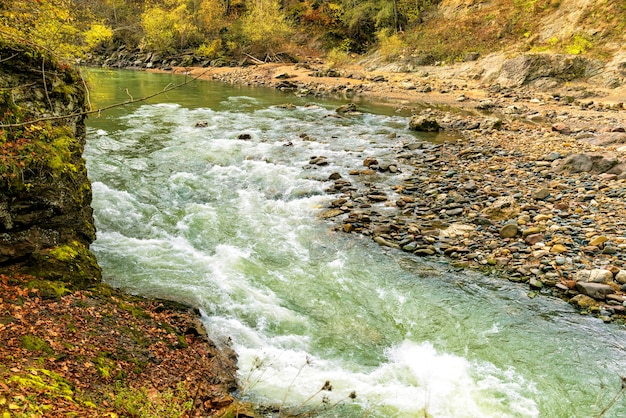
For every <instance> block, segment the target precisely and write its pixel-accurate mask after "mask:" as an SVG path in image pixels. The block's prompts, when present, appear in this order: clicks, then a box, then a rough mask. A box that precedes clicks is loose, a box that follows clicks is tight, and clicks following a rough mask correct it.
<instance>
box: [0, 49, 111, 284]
mask: <svg viewBox="0 0 626 418" xmlns="http://www.w3.org/2000/svg"><path fill="white" fill-rule="evenodd" d="M0 56H2V57H3V58H4V57H6V58H4V59H3V60H2V61H1V62H0V91H1V92H2V94H0V125H5V126H4V127H2V128H0V148H1V150H0V155H2V158H1V159H0V272H14V273H25V274H32V275H35V276H38V277H40V278H43V279H53V280H62V281H64V282H67V283H68V284H69V285H71V286H72V287H75V288H83V287H88V286H90V285H91V284H94V283H97V282H98V281H99V280H100V278H101V272H100V267H99V266H98V264H97V262H96V259H95V256H94V255H93V254H92V253H91V252H90V251H89V244H90V243H91V242H92V241H93V240H94V239H95V236H96V235H95V227H94V222H93V216H92V209H91V206H90V205H91V184H90V182H89V179H88V178H87V169H86V167H85V161H84V159H83V157H82V152H83V148H84V145H85V123H84V120H85V115H84V114H83V113H82V111H83V110H84V109H85V89H84V87H83V82H82V80H81V79H80V76H79V75H78V73H77V72H76V71H75V70H73V69H71V68H70V67H69V66H67V65H65V64H59V63H58V62H57V61H56V60H54V59H53V58H52V57H51V56H50V55H49V54H48V53H46V52H42V51H40V50H38V49H35V48H34V47H30V46H25V45H22V44H20V45H17V44H13V43H9V42H6V41H3V40H0ZM42 69H43V74H42ZM60 115H70V116H69V117H65V118H62V119H52V118H54V117H56V116H60ZM41 119H43V120H41ZM37 120H39V121H37ZM24 122H26V123H24ZM7 125H9V126H7ZM11 125H13V126H11Z"/></svg>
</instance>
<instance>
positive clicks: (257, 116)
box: [85, 70, 626, 417]
mask: <svg viewBox="0 0 626 418" xmlns="http://www.w3.org/2000/svg"><path fill="white" fill-rule="evenodd" d="M89 78H90V82H91V85H92V93H91V100H92V101H93V102H94V103H95V104H97V105H106V104H109V103H113V102H116V101H123V100H125V99H126V98H128V94H131V95H132V96H133V97H141V96H143V95H147V94H150V93H153V92H156V91H158V90H160V89H162V88H164V87H165V86H167V85H168V84H170V83H177V82H180V81H181V77H180V76H172V75H161V74H148V73H141V72H125V71H104V70H99V71H90V72H89ZM127 90H128V92H127ZM285 103H290V104H292V105H293V106H283V105H284V104H285ZM341 104H344V102H343V101H339V100H334V101H330V100H329V101H324V100H318V99H316V100H315V101H313V102H312V101H311V99H308V98H298V97H295V96H293V95H287V94H284V93H280V92H277V91H274V90H269V89H255V88H247V87H232V86H226V85H223V84H219V83H213V82H208V81H195V82H193V83H192V84H190V85H187V86H184V87H183V88H180V89H177V90H174V91H171V92H169V93H167V94H166V95H162V96H159V97H156V98H154V99H151V100H150V101H149V102H147V103H143V104H136V105H133V106H127V107H124V108H118V109H116V110H115V111H113V112H110V113H105V114H103V115H101V116H100V117H99V118H90V120H89V125H90V128H89V134H88V140H87V147H86V152H85V157H86V159H87V162H88V169H89V175H90V178H91V180H92V182H93V193H94V201H93V207H94V215H95V219H96V225H97V229H98V239H97V241H96V242H95V243H94V244H93V246H92V249H93V251H94V252H95V253H96V255H97V257H98V261H99V263H100V264H101V266H102V268H103V274H104V277H105V280H106V281H107V282H109V283H110V284H112V285H114V286H117V287H121V288H123V289H125V290H128V291H130V292H132V293H137V294H142V295H146V296H157V297H165V298H172V299H176V300H180V301H183V302H187V303H190V304H193V305H194V306H197V307H198V308H199V309H200V310H201V312H202V314H203V321H204V323H205V325H206V328H207V331H208V332H209V335H210V337H211V338H212V339H213V340H215V341H217V342H219V343H222V344H229V345H230V346H231V347H232V348H233V349H234V350H235V351H236V352H237V354H238V356H239V368H240V371H239V381H240V386H241V388H242V389H241V393H240V394H239V396H241V397H243V398H245V399H249V400H252V401H254V402H256V403H259V404H266V405H274V406H275V407H276V408H278V409H281V410H282V411H283V412H285V411H288V412H289V411H291V412H301V409H302V410H306V409H308V408H313V409H316V410H319V411H322V410H326V412H325V413H324V414H325V416H337V417H362V416H370V417H415V416H424V415H425V413H428V414H429V416H433V417H539V416H543V417H588V416H597V415H598V414H599V413H600V411H601V410H602V409H603V408H604V407H605V406H606V405H607V404H608V403H609V402H610V400H611V398H612V397H613V396H614V395H615V394H616V393H617V391H618V390H619V388H620V384H621V382H620V376H623V375H626V362H625V361H624V360H625V358H626V356H625V348H624V344H625V341H626V333H625V332H624V330H623V328H619V327H614V326H608V325H606V324H603V323H602V321H600V320H598V319H595V318H592V317H587V316H580V315H574V314H573V312H574V310H573V308H572V307H571V306H570V305H569V304H567V303H565V302H563V301H561V300H559V299H556V298H549V297H541V298H532V297H530V296H529V292H528V289H527V287H525V286H521V285H517V284H514V283H509V282H507V281H503V280H501V279H497V278H492V277H487V276H484V275H481V274H479V273H474V272H468V271H461V272H459V271H456V270H455V269H453V268H451V266H450V265H449V264H447V263H445V262H438V260H436V259H431V260H426V259H421V258H417V257H415V256H412V255H410V254H406V253H401V252H398V251H395V250H392V249H387V248H384V247H381V246H378V245H376V244H374V243H373V242H372V241H371V239H370V238H367V237H361V236H358V235H346V234H342V233H338V232H333V228H332V225H331V224H330V222H328V221H325V220H322V219H320V218H319V215H320V213H322V212H323V211H324V210H325V208H326V207H327V206H328V203H329V202H330V201H331V200H332V199H333V198H335V197H336V196H333V194H330V193H328V189H329V188H330V187H331V186H332V184H333V182H332V181H331V180H329V179H330V177H331V175H332V174H333V173H339V174H340V175H342V176H344V177H349V173H348V171H349V170H350V169H351V168H352V167H354V166H356V165H361V162H362V161H363V160H364V158H367V157H368V156H374V155H375V156H377V157H381V156H385V155H387V153H389V154H391V153H394V152H395V150H396V149H398V147H402V144H403V140H407V139H408V140H411V141H422V140H423V141H424V142H425V143H429V142H428V141H429V140H432V138H428V137H423V138H421V137H420V136H419V134H417V133H413V132H409V131H408V130H407V125H408V118H407V116H400V115H395V114H394V113H393V112H392V111H390V110H389V108H386V107H379V106H375V105H373V104H369V103H366V102H362V103H359V105H360V109H362V110H363V111H364V113H363V114H361V115H355V116H353V117H349V118H345V117H338V116H337V114H336V112H335V111H334V109H335V108H336V107H337V106H339V105H341ZM321 155H323V156H325V157H326V158H327V159H328V161H329V163H328V164H323V165H317V164H311V159H312V157H317V156H321ZM398 168H399V174H397V175H396V176H402V175H403V174H402V173H409V172H410V170H409V168H408V167H398ZM381 181H383V180H381ZM389 181H397V178H396V177H393V178H391V177H390V179H389ZM326 382H329V384H330V385H331V386H332V391H329V390H324V391H321V392H320V393H319V394H317V392H318V391H319V390H320V389H321V388H323V387H324V388H325V389H328V388H329V387H328V385H326ZM353 392H354V394H355V395H356V397H354V398H353V397H352V396H351V395H352V393H353ZM311 396H313V398H312V399H311V400H309V398H310V397H311ZM299 408H301V409H299ZM624 415H626V405H624V403H623V402H622V403H619V404H617V405H616V406H614V407H613V408H612V409H611V410H610V411H609V412H608V413H607V414H606V415H605V416H613V417H620V416H624Z"/></svg>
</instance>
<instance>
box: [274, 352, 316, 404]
mask: <svg viewBox="0 0 626 418" xmlns="http://www.w3.org/2000/svg"><path fill="white" fill-rule="evenodd" d="M309 364H311V359H310V358H309V356H307V357H306V361H305V362H304V364H302V366H300V368H299V369H298V373H296V375H295V376H294V377H293V379H291V383H290V384H289V387H287V391H286V392H285V396H283V400H282V402H281V403H280V408H278V414H279V415H280V413H281V411H282V409H283V406H284V405H285V401H286V400H287V395H289V392H291V388H292V387H293V385H294V383H295V382H296V379H297V378H298V376H300V373H302V370H303V369H304V367H305V366H307V365H309Z"/></svg>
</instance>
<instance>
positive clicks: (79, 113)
mask: <svg viewBox="0 0 626 418" xmlns="http://www.w3.org/2000/svg"><path fill="white" fill-rule="evenodd" d="M208 71H210V70H209V69H207V70H205V71H203V72H202V73H201V74H198V75H197V76H195V77H193V78H191V79H189V80H185V81H184V82H182V83H179V84H175V85H173V86H170V87H168V88H164V89H163V90H161V91H158V92H156V93H153V94H149V95H147V96H144V97H140V98H139V99H131V100H126V101H125V102H119V103H114V104H112V105H108V106H104V107H101V108H98V109H93V110H85V111H82V112H75V113H69V114H66V115H59V116H47V117H43V118H38V119H32V120H29V121H27V122H20V123H8V124H5V125H0V128H19V127H22V126H26V125H31V124H33V123H38V122H46V121H50V120H60V119H67V118H75V117H78V116H86V115H92V114H94V113H100V112H103V111H105V110H109V109H113V108H115V107H120V106H126V105H129V104H132V103H138V102H145V101H146V100H148V99H151V98H153V97H155V96H158V95H161V94H163V93H167V92H168V91H172V90H174V89H177V88H179V87H182V86H185V85H187V84H189V83H191V82H193V81H196V80H197V79H199V78H200V77H202V76H203V75H204V74H206V73H207V72H208Z"/></svg>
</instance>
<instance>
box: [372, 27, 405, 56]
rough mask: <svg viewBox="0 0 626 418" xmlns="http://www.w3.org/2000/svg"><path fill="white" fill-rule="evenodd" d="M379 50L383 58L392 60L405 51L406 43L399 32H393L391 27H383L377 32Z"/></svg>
mask: <svg viewBox="0 0 626 418" xmlns="http://www.w3.org/2000/svg"><path fill="white" fill-rule="evenodd" d="M377 37H378V50H379V52H380V54H381V55H382V57H383V59H385V60H388V61H391V60H393V59H395V58H398V57H399V56H400V55H402V53H403V52H404V49H405V48H406V44H405V43H404V41H403V40H402V39H400V36H398V34H397V33H393V34H392V33H391V30H390V29H382V30H380V31H379V32H378V34H377Z"/></svg>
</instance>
